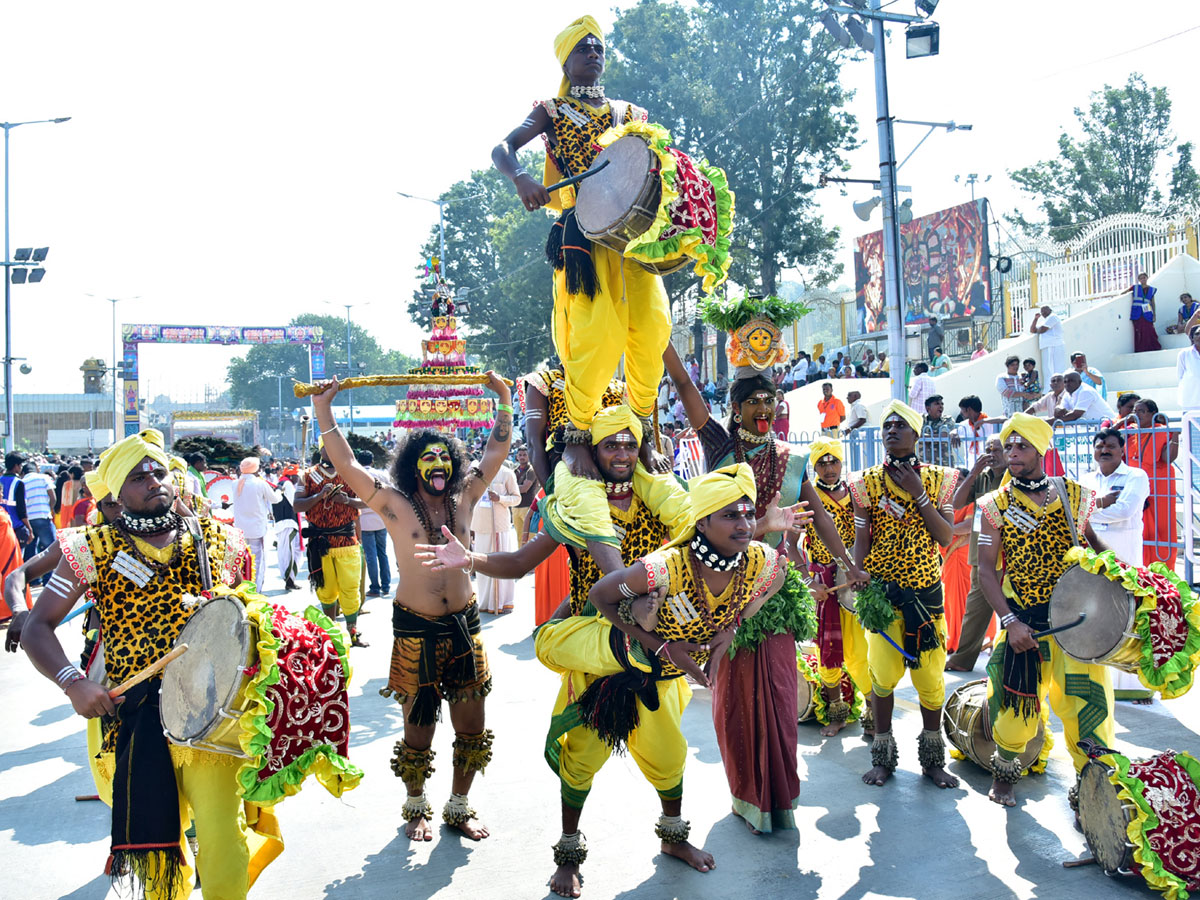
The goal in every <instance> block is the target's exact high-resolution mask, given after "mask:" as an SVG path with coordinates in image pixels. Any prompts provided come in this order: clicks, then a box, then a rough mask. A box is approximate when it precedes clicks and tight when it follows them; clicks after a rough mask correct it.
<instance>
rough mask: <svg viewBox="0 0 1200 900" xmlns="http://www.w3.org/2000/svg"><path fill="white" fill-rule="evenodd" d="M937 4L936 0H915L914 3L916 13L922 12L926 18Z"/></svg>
mask: <svg viewBox="0 0 1200 900" xmlns="http://www.w3.org/2000/svg"><path fill="white" fill-rule="evenodd" d="M937 5H938V0H916V4H915V6H916V7H917V13H918V14H921V13H924V14H925V17H926V18H928V17H929V16H932V15H933V11H934V10H935V9H937Z"/></svg>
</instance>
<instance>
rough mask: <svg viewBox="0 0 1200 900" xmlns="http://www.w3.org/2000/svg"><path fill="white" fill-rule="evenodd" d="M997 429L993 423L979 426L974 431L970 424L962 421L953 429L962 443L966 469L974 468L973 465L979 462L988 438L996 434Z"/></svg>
mask: <svg viewBox="0 0 1200 900" xmlns="http://www.w3.org/2000/svg"><path fill="white" fill-rule="evenodd" d="M999 428H1000V426H998V425H996V424H995V423H992V422H988V423H984V424H982V425H980V426H979V428H978V430H976V428H975V427H974V426H973V425H972V424H971V423H970V422H967V421H963V422H961V423H959V426H958V427H957V428H955V429H954V430H955V431H956V432H957V433H958V436H959V439H960V440H961V441H962V448H963V454H964V455H965V456H966V460H967V461H966V467H967V468H968V469H973V468H975V463H976V462H978V461H979V454H980V452H982V451H983V448H984V446H985V445H986V444H987V440H988V438H990V437H991V436H992V435H993V434H996V433H997V431H999Z"/></svg>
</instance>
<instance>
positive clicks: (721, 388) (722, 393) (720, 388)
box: [716, 372, 804, 405]
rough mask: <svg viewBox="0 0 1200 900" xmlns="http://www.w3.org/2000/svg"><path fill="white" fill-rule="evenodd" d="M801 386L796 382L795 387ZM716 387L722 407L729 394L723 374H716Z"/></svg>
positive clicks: (727, 383)
mask: <svg viewBox="0 0 1200 900" xmlns="http://www.w3.org/2000/svg"><path fill="white" fill-rule="evenodd" d="M803 384H804V382H802V381H797V382H796V387H802V386H803ZM716 387H717V400H718V401H719V402H720V403H721V404H722V405H724V404H725V398H726V396H727V395H728V394H729V378H728V377H727V376H726V375H725V373H724V372H718V373H717V380H716Z"/></svg>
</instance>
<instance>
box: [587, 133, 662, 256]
mask: <svg viewBox="0 0 1200 900" xmlns="http://www.w3.org/2000/svg"><path fill="white" fill-rule="evenodd" d="M652 159H653V155H652V154H651V153H650V147H649V146H648V145H647V144H646V141H645V140H644V139H643V138H641V137H639V136H637V135H635V134H627V135H625V137H623V138H621V139H619V140H617V141H614V142H613V143H612V144H610V145H609V146H608V147H606V148H605V149H604V150H602V151H601V152H600V154H599V155H598V156H597V157H596V159H595V161H594V162H593V163H592V167H593V168H595V167H596V166H598V165H600V163H602V162H604V161H605V160H607V161H608V166H607V167H606V168H605V169H604V171H603V172H600V173H598V174H596V175H592V176H590V177H588V178H585V179H584V180H583V181H581V182H580V183H579V192H578V194H577V196H576V199H575V214H576V217H577V219H578V222H579V227H580V229H581V230H582V231H583V233H584V234H585V235H587V236H588V237H589V238H592V239H593V240H594V239H595V238H597V237H600V236H601V235H604V234H607V233H608V232H609V231H611V230H612V229H613V227H614V226H616V225H617V224H618V223H620V222H621V221H622V220H623V219H624V218H625V217H626V216H627V215H628V214H629V211H630V210H631V209H633V207H634V206H635V205H637V203H638V201H639V200H641V199H642V195H643V194H644V193H645V190H646V182H647V181H648V180H650V179H651V178H652V176H651V175H650V169H651V160H652ZM653 177H657V176H653Z"/></svg>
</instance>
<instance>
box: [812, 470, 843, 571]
mask: <svg viewBox="0 0 1200 900" xmlns="http://www.w3.org/2000/svg"><path fill="white" fill-rule="evenodd" d="M817 496H818V497H820V498H821V505H822V506H824V507H825V511H826V512H827V513H829V517H830V518H831V519H833V524H834V525H835V526H837V531H838V536H839V537H841V539H842V543H843V544H845V545H846V546H847V547H853V546H854V508H853V506H852V505H851V503H850V494H849V492H847V493H846V496H845V497H843V498H842V499H841V500H835V499H834V498H833V497H832V496H830V495H829V494H827V493H826V492H825V491H823V490H821V489H820V488H819V487H818V488H817ZM807 535H808V555H809V557H810V558H811V559H812V561H813V562H815V563H819V564H820V565H822V566H832V565H833V554H832V553H830V552H829V548H828V547H826V546H825V542H824V541H822V540H821V538H820V536H818V534H817V531H816V529H815V528H809V529H808V531H807Z"/></svg>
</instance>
